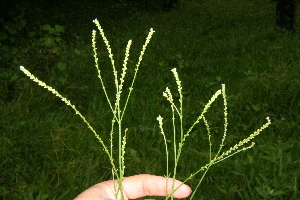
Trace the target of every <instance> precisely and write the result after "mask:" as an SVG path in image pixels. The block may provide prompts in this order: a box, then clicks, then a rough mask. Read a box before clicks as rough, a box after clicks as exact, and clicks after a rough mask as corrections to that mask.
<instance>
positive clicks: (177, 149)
mask: <svg viewBox="0 0 300 200" xmlns="http://www.w3.org/2000/svg"><path fill="white" fill-rule="evenodd" d="M171 71H172V72H173V75H174V77H175V81H176V84H177V89H178V93H179V106H178V107H177V106H176V105H175V103H174V100H173V96H172V93H171V91H170V89H169V88H168V87H167V88H166V91H165V92H163V96H164V97H165V98H166V99H167V100H168V101H169V103H170V107H171V112H172V126H173V140H174V142H173V145H174V147H173V148H174V157H175V161H174V168H173V176H172V178H174V179H175V178H176V174H177V171H176V170H177V165H178V162H179V159H180V156H181V153H182V150H183V146H184V143H185V140H186V139H187V137H188V136H189V135H190V133H191V131H192V130H193V128H194V127H195V125H197V124H198V123H199V122H200V121H201V120H203V122H204V125H205V127H206V130H207V135H208V143H209V154H210V161H209V162H208V163H207V164H206V165H204V166H202V167H200V168H199V169H198V170H197V171H196V172H194V173H193V174H191V175H190V176H189V177H187V178H186V179H185V180H184V181H183V183H186V182H187V181H188V180H190V179H191V178H193V177H194V176H195V175H197V174H198V173H200V172H203V174H202V176H201V178H200V181H199V182H198V184H197V186H196V188H195V189H194V190H193V193H192V194H191V196H190V199H193V197H194V195H195V193H196V191H197V189H198V188H199V185H200V184H201V182H202V180H203V178H204V177H205V175H206V173H207V172H208V170H209V168H210V167H211V166H212V165H214V164H216V163H218V162H221V161H223V160H225V159H227V158H229V157H231V156H233V155H235V154H237V153H239V152H241V151H245V150H247V149H249V148H251V147H253V146H254V142H252V143H251V144H250V145H247V144H248V143H249V142H250V141H251V140H252V139H254V138H255V137H256V136H257V135H259V134H260V133H261V132H262V131H263V130H264V129H265V128H267V127H268V126H269V125H270V124H271V120H270V118H269V117H267V122H266V123H265V124H264V125H263V126H262V127H260V128H259V129H257V130H256V131H255V132H254V133H253V134H251V135H250V136H249V137H247V138H246V139H244V140H242V141H240V142H239V143H238V144H236V145H234V146H233V147H231V148H230V149H229V150H227V151H225V152H222V150H223V146H224V142H225V139H226V136H227V126H228V121H227V100H226V93H225V84H222V87H221V89H220V90H218V91H217V92H216V93H215V94H214V95H213V96H212V97H211V99H210V100H209V101H208V103H207V104H206V105H205V106H204V109H203V111H202V113H201V114H200V115H199V116H198V117H197V118H196V120H195V122H194V123H193V124H192V125H191V127H190V128H189V129H188V130H187V131H186V132H185V131H184V130H183V126H182V125H183V120H184V117H183V114H182V113H183V96H182V85H181V81H180V80H179V76H178V73H177V71H176V68H174V69H172V70H171ZM220 95H222V97H223V105H224V133H223V137H222V140H221V143H220V146H219V149H218V152H217V153H216V154H215V155H214V157H213V156H212V155H213V152H212V142H211V133H210V127H209V123H208V121H207V120H206V118H205V114H206V113H207V111H208V110H209V108H210V107H211V105H212V103H213V102H214V101H215V100H216V99H217V98H218V97H219V96H220ZM176 116H177V117H178V118H179V121H180V124H179V128H178V129H179V133H180V141H179V143H178V145H177V141H176V135H177V133H178V131H177V127H176V125H177V124H176V123H175V120H176ZM157 120H158V123H159V128H160V130H161V134H162V135H163V138H164V141H165V149H166V162H167V163H168V159H169V154H168V152H169V150H168V145H167V142H166V141H167V138H166V134H165V132H164V129H163V118H162V116H160V115H159V116H158V117H157ZM168 167H169V166H168V165H167V169H166V171H167V178H168V177H169V176H170V172H169V169H168ZM167 189H168V188H167ZM177 189H178V188H174V182H173V184H172V192H173V193H174V192H175V191H176V190H177ZM167 191H168V190H167ZM173 193H172V194H171V195H167V194H166V199H168V198H171V199H173Z"/></svg>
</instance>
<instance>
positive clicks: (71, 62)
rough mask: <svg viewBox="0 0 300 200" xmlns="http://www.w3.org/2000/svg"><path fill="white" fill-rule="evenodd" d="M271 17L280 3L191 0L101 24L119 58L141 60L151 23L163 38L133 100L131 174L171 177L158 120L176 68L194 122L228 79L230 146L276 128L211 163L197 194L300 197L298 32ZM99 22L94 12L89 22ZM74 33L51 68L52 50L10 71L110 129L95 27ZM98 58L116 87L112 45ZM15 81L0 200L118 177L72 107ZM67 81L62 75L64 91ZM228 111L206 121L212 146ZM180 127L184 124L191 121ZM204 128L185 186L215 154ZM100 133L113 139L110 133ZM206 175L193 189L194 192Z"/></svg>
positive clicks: (6, 114)
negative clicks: (29, 74)
mask: <svg viewBox="0 0 300 200" xmlns="http://www.w3.org/2000/svg"><path fill="white" fill-rule="evenodd" d="M233 3H234V5H235V6H232V5H233ZM86 9H87V8H86ZM26 12H29V11H26ZM274 12H275V7H274V3H272V2H269V1H234V2H228V1H211V2H205V3H204V2H201V1H184V2H183V3H182V5H181V7H180V8H178V9H175V10H172V11H170V12H167V13H163V12H156V13H151V12H150V13H149V12H148V13H147V12H146V13H142V12H140V13H139V12H138V13H135V14H134V15H129V16H128V17H124V18H122V23H120V21H117V22H119V23H113V20H112V21H111V24H109V25H106V26H104V29H105V30H108V33H107V36H108V37H111V38H109V40H110V41H114V42H112V45H113V47H112V49H114V50H115V52H114V54H115V58H117V62H119V63H122V60H123V57H122V56H123V55H124V52H123V49H124V47H125V46H126V42H127V41H128V39H131V38H132V39H134V43H133V46H132V52H131V56H132V57H131V59H132V60H137V57H138V54H139V52H138V51H135V50H138V49H141V46H138V45H141V44H142V43H143V40H144V38H145V36H146V32H147V31H148V30H149V28H151V27H153V28H154V29H155V31H156V34H155V35H154V37H153V40H152V41H151V43H150V44H149V47H148V49H147V53H146V55H145V57H144V61H143V63H142V66H141V69H140V74H139V76H140V77H139V79H137V82H136V87H135V91H134V92H133V94H132V99H131V102H130V103H129V105H128V113H127V116H130V118H128V119H124V126H125V127H128V128H129V130H131V131H130V136H129V137H128V142H127V147H128V150H127V155H126V156H125V161H126V162H127V166H126V170H127V172H126V176H129V175H133V174H139V173H150V174H156V175H165V174H164V173H165V166H164V161H163V160H164V158H165V155H164V147H163V139H162V137H161V136H160V131H159V127H158V124H157V121H156V117H157V116H158V114H161V115H162V116H166V118H169V119H171V116H170V114H169V109H168V102H167V101H166V100H165V99H164V98H163V97H162V95H161V94H162V92H163V91H164V90H165V86H169V88H171V89H174V90H175V88H176V84H175V83H174V81H173V77H172V76H170V73H169V71H170V70H171V69H173V68H174V67H176V68H177V69H178V70H179V73H180V76H181V80H182V83H183V88H184V91H183V95H184V97H185V99H186V105H187V106H188V107H186V109H185V111H184V112H185V113H184V114H185V116H188V117H189V118H190V119H187V121H192V120H193V119H195V118H196V117H197V115H198V114H199V113H198V112H197V111H200V110H202V109H203V106H204V105H205V103H206V101H207V100H208V99H209V98H210V97H211V96H212V94H213V93H214V92H215V91H216V90H218V89H219V88H220V84H221V83H225V84H226V86H227V97H228V113H229V115H228V121H229V127H228V130H230V132H229V133H228V136H227V139H228V140H227V143H226V144H225V147H227V148H228V147H230V146H232V145H233V144H235V143H236V142H238V141H239V140H241V139H243V138H245V137H246V136H248V135H249V134H250V133H251V132H252V131H253V130H255V129H256V128H257V127H259V126H260V125H261V124H263V123H264V122H265V121H264V120H265V117H266V116H270V118H271V119H272V121H273V124H272V126H271V127H270V128H269V129H267V130H265V132H263V134H262V135H260V136H259V137H258V138H257V139H256V143H257V145H256V146H255V147H254V148H253V149H251V150H249V151H247V152H245V153H242V154H239V155H235V156H234V157H232V158H230V159H227V160H226V161H224V162H222V163H220V164H219V165H215V166H213V167H212V168H211V171H210V172H209V173H208V174H207V176H206V178H205V180H204V182H203V184H202V185H201V187H200V189H199V192H198V196H197V198H196V199H221V198H224V197H227V198H230V199H259V198H261V199H270V198H276V199H297V197H298V196H299V191H298V190H299V167H298V166H299V162H300V161H299V158H298V157H297V155H298V152H299V148H300V146H299V135H298V132H299V100H300V99H299V94H298V93H299V91H300V90H299V87H300V85H299V71H300V68H299V62H298V60H299V59H298V58H299V50H298V49H299V44H298V43H299V41H300V40H299V33H298V31H296V32H295V33H294V34H288V33H281V32H278V31H276V30H275V29H273V24H274V20H275V19H274V16H275V13H274ZM88 14H89V13H88ZM85 17H86V16H85ZM95 17H98V16H94V14H91V17H90V19H94V18H95ZM85 23H88V21H85ZM59 25H64V26H67V24H59ZM71 26H72V29H74V30H77V31H76V32H75V34H76V35H77V36H78V37H76V38H75V39H74V37H71V36H70V34H67V33H66V34H65V36H64V37H65V38H63V37H62V38H63V41H65V43H62V44H61V45H60V46H62V50H61V51H60V53H59V54H56V55H55V56H56V57H55V59H56V60H55V59H54V62H53V64H52V65H50V64H48V65H47V66H46V67H43V65H42V66H40V64H41V63H47V62H48V61H49V55H48V54H46V53H43V54H41V55H40V54H35V55H34V56H33V55H30V54H28V53H27V54H25V53H24V54H25V55H26V56H29V58H31V59H28V60H27V59H22V58H23V57H21V58H20V60H19V61H18V62H20V63H18V64H16V65H15V66H14V67H16V69H15V71H14V73H16V74H18V73H20V72H18V69H17V67H18V66H19V65H20V64H24V65H25V66H28V68H30V70H31V71H33V72H34V73H37V74H38V76H39V75H41V76H39V77H41V79H43V78H45V79H46V80H45V79H43V80H45V81H47V82H50V83H49V84H50V85H51V86H53V87H55V88H57V89H58V90H59V91H62V93H63V94H65V95H66V96H67V97H68V98H69V99H71V100H72V102H74V103H75V104H76V106H77V107H78V109H79V110H80V111H81V112H82V113H83V114H85V116H86V117H87V119H88V121H89V122H90V123H91V124H92V125H93V126H94V127H95V128H96V129H97V131H98V132H99V133H109V131H110V130H109V129H108V127H110V126H109V123H110V121H107V119H110V118H111V115H110V113H109V107H108V106H107V105H106V104H105V99H104V96H103V94H102V92H101V89H100V85H97V84H95V83H96V82H97V77H96V71H95V70H94V67H93V66H94V64H93V57H92V49H91V47H90V46H91V43H90V32H89V31H90V30H86V31H87V33H86V34H85V33H81V30H80V29H81V28H77V29H76V23H75V22H73V23H71V25H70V27H71ZM87 29H88V28H87ZM296 29H297V26H296ZM143 32H145V34H144V35H142V34H140V33H143ZM41 37H42V36H41ZM69 37H70V38H69ZM68 41H73V44H70V43H68ZM23 48H24V49H25V48H26V47H23ZM75 49H77V50H78V51H79V52H78V51H77V53H76V51H75ZM116 50H120V52H118V51H116ZM31 51H33V50H31ZM99 56H100V57H99V58H100V63H99V64H100V66H103V67H104V69H103V71H104V72H105V73H107V74H108V75H107V77H104V79H105V80H104V81H106V82H109V81H111V82H110V83H111V85H109V86H108V91H111V90H110V88H112V87H113V81H112V80H110V79H109V77H110V76H109V73H111V72H110V68H109V67H110V64H109V60H108V59H107V58H106V55H105V48H102V49H100V47H99ZM58 60H59V61H60V62H62V63H65V64H66V66H67V67H66V70H62V71H61V70H60V69H58V67H57V62H58ZM132 60H129V65H130V64H131V63H132V62H131V61H132ZM106 67H107V68H106ZM18 75H19V78H20V80H18V81H17V82H16V81H15V82H14V87H15V89H14V94H13V95H12V98H10V99H9V100H8V98H3V100H2V101H1V111H0V113H1V115H2V116H1V132H2V133H3V134H1V169H2V170H1V179H0V180H1V184H0V185H1V187H0V188H1V195H2V197H1V198H3V199H71V198H73V197H75V196H76V195H77V194H79V193H80V192H82V191H83V190H84V189H85V188H88V187H89V186H91V185H93V184H95V183H98V182H100V181H102V180H106V179H110V178H111V176H110V172H111V171H110V165H109V160H108V159H107V156H106V155H105V154H104V152H103V150H102V148H101V146H100V145H99V143H98V141H97V140H95V138H94V136H93V135H92V134H90V132H89V130H87V129H86V127H85V125H84V124H83V123H81V121H80V119H78V117H77V116H74V114H73V111H72V110H70V109H68V108H65V106H64V104H63V103H62V102H61V101H60V100H59V99H56V98H55V97H53V96H52V95H51V94H48V93H46V92H45V91H44V90H43V89H42V88H39V87H36V85H35V84H32V83H31V82H30V81H29V80H27V79H25V78H24V77H23V76H21V74H18ZM61 76H63V77H64V78H65V79H66V81H65V82H64V84H62V83H63V82H62V81H61V79H60V77H61ZM3 84H4V83H3ZM111 94H113V93H111ZM221 105H222V101H219V102H216V105H215V106H213V107H212V111H211V113H210V116H209V117H210V119H212V120H210V119H209V121H213V122H214V124H211V131H212V134H213V135H214V137H213V138H214V141H213V142H214V143H217V141H220V138H221V137H222V135H221V134H220V133H221V132H222V131H221V130H222V129H221V127H222V125H223V123H222V119H223V117H222V109H221V108H222V107H221ZM183 126H184V127H185V128H188V126H189V124H184V125H183ZM204 130H205V127H204V126H203V127H201V126H199V127H198V128H197V129H196V130H194V132H192V133H191V138H192V140H188V141H187V143H186V146H187V149H186V150H185V151H183V155H182V161H181V162H180V163H179V166H181V167H179V169H178V170H179V171H180V174H178V178H179V179H181V180H183V179H184V178H185V177H187V176H188V175H189V174H190V173H191V172H193V171H195V170H196V169H197V168H199V166H202V165H203V164H204V163H205V162H206V161H207V159H208V145H207V144H206V143H204V141H207V139H206V133H205V132H204ZM203 133H205V134H203ZM103 137H104V139H109V134H103ZM105 137H107V138H105ZM195 160H197V161H198V162H195ZM170 162H172V160H171V161H170ZM199 178H200V177H195V178H193V179H192V180H191V181H190V182H189V183H188V184H189V185H191V187H195V186H196V184H197V182H198V180H199ZM157 199H159V198H157Z"/></svg>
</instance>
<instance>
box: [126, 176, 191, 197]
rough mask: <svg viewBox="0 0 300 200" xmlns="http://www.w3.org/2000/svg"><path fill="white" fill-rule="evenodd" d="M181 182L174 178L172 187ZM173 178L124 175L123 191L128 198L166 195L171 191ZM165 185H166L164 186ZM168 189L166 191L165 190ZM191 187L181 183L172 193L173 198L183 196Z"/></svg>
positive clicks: (186, 195) (187, 193) (187, 194)
mask: <svg viewBox="0 0 300 200" xmlns="http://www.w3.org/2000/svg"><path fill="white" fill-rule="evenodd" d="M181 184H182V182H180V181H178V180H175V182H174V189H176V188H178V187H179V186H180V185H181ZM172 185H173V179H172V178H168V179H166V178H165V177H162V176H154V175H148V174H140V175H136V176H130V177H126V178H124V180H123V191H124V193H125V194H126V195H125V196H127V197H128V199H136V198H139V197H144V196H166V194H168V195H170V194H171V193H172ZM166 186H167V187H166ZM167 190H168V192H166V191H167ZM191 191H192V190H191V188H190V187H189V186H187V185H185V184H183V185H181V186H180V187H179V188H178V189H177V190H176V191H175V192H174V194H173V196H174V198H178V199H181V198H185V197H188V196H189V195H190V193H191Z"/></svg>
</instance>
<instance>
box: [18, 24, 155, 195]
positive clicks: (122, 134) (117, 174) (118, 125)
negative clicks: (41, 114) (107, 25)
mask: <svg viewBox="0 0 300 200" xmlns="http://www.w3.org/2000/svg"><path fill="white" fill-rule="evenodd" d="M93 22H94V23H95V24H96V26H97V28H98V30H99V32H100V35H101V37H102V39H103V41H104V43H105V45H106V49H107V51H108V56H109V58H110V62H111V65H112V70H113V75H114V83H115V88H116V91H115V98H114V99H115V100H114V102H112V101H111V100H110V98H109V96H108V93H107V90H106V87H105V84H104V82H103V79H102V75H101V70H100V68H99V66H98V54H97V47H96V33H97V32H96V31H95V30H93V31H92V47H93V52H94V59H95V67H96V69H97V73H98V78H99V80H100V85H101V86H102V89H103V92H104V95H105V97H106V99H107V102H108V104H109V107H110V109H111V111H112V114H113V117H112V120H111V131H110V146H109V147H108V146H107V145H106V144H105V142H104V141H103V140H102V138H101V136H100V135H99V134H98V133H97V132H96V130H95V129H94V128H93V127H92V126H91V125H90V124H89V123H88V121H87V120H86V118H85V117H84V116H83V115H82V114H81V113H80V112H79V111H78V110H77V108H76V107H75V105H73V104H71V102H70V101H69V100H68V99H67V98H65V97H63V96H62V95H61V94H60V93H59V92H57V91H56V90H55V89H54V88H52V87H51V86H48V85H47V84H46V83H44V82H43V81H41V80H39V79H38V78H36V77H35V76H34V75H33V74H31V73H30V72H29V71H28V70H27V69H25V68H24V67H23V66H21V67H20V69H21V70H22V71H23V72H24V73H25V74H26V75H27V76H29V77H30V79H32V80H33V81H35V82H37V83H38V84H39V85H40V86H42V87H44V88H46V89H47V90H49V91H50V92H52V93H53V94H54V95H56V96H57V97H59V98H60V99H61V100H62V101H63V102H65V103H66V104H67V105H68V106H70V107H71V108H72V109H73V110H74V111H75V113H76V114H78V115H79V116H80V118H81V119H82V120H83V121H84V122H85V123H86V124H87V126H88V128H89V129H90V130H91V131H92V132H93V133H94V135H95V137H96V138H97V139H98V140H99V142H100V143H101V145H102V146H103V149H104V151H105V153H106V154H107V155H108V157H109V160H110V163H111V165H112V176H113V179H114V180H115V179H117V181H114V183H115V196H116V197H117V198H118V199H124V196H123V195H124V194H123V193H122V180H123V178H124V174H125V160H124V157H125V146H126V138H127V131H128V129H127V128H125V129H124V128H123V126H122V120H123V117H124V114H125V111H126V108H127V104H128V101H129V99H130V96H131V93H132V90H133V86H134V82H135V79H136V77H137V72H138V70H139V67H140V64H141V61H142V59H143V55H144V53H145V50H146V48H147V45H148V44H149V42H150V40H151V37H152V35H153V33H154V30H153V29H150V31H149V34H148V36H147V38H146V41H145V44H144V45H143V47H142V50H141V52H140V56H139V58H138V61H137V64H136V66H135V72H134V75H133V79H132V80H131V84H130V87H129V92H128V94H126V95H125V104H124V105H121V100H122V96H123V95H122V94H123V93H122V92H123V85H124V81H125V78H126V72H127V61H128V58H129V51H130V46H131V44H132V40H129V41H128V44H127V47H126V52H125V58H124V62H123V67H122V72H121V74H119V72H118V71H117V69H116V67H115V61H114V58H113V54H112V50H111V47H110V44H109V41H108V40H107V38H106V37H105V34H104V31H103V29H102V27H101V25H100V23H99V21H98V20H97V19H95V20H94V21H93ZM119 77H120V78H119ZM115 131H117V133H118V137H117V138H118V154H117V159H116V160H117V163H115V158H114V148H113V138H114V134H115Z"/></svg>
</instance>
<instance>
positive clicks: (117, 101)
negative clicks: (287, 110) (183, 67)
mask: <svg viewBox="0 0 300 200" xmlns="http://www.w3.org/2000/svg"><path fill="white" fill-rule="evenodd" d="M93 22H94V23H95V25H96V26H97V28H98V30H99V32H100V35H101V37H102V39H103V41H104V43H105V45H106V49H107V51H108V56H109V58H110V62H111V65H112V70H113V76H114V77H113V78H114V84H115V97H114V101H111V100H110V99H112V98H110V97H109V96H108V93H107V90H106V87H105V83H104V81H103V78H102V74H101V70H100V68H99V66H98V54H97V47H96V33H97V32H96V31H95V30H93V31H92V47H93V52H94V58H95V67H96V69H97V73H98V78H99V80H100V84H101V86H102V89H103V92H104V95H105V97H106V99H107V102H108V104H109V107H110V109H111V112H112V114H113V117H112V120H111V131H110V141H109V145H107V144H106V142H105V141H103V139H102V137H101V136H100V135H99V134H98V133H97V132H96V130H95V129H94V128H93V127H92V126H91V125H90V124H89V122H88V121H87V120H86V118H85V117H84V116H83V115H82V114H81V113H80V112H79V111H78V109H77V108H76V107H75V105H73V104H72V103H71V102H70V101H69V100H68V99H66V98H65V97H64V96H62V95H61V94H60V93H59V92H58V91H56V90H55V89H54V88H52V87H51V86H48V85H47V84H46V83H44V82H43V81H41V80H39V79H38V78H36V77H35V76H34V75H33V74H31V73H30V72H29V71H28V70H27V69H25V68H24V67H23V66H21V67H20V69H21V70H22V71H23V72H24V73H25V74H26V75H27V76H29V77H30V79H32V80H33V81H35V82H37V83H38V84H39V85H40V86H42V87H44V88H46V89H47V90H49V91H50V92H52V93H53V94H54V95H56V96H57V97H59V98H60V99H61V100H62V101H63V102H64V103H65V104H67V105H68V106H70V107H71V108H72V109H73V110H74V111H75V113H76V114H77V115H79V117H80V118H81V119H82V120H83V121H84V123H86V125H87V127H88V128H89V129H90V130H91V131H92V132H93V134H94V135H95V137H96V138H97V139H98V140H99V142H100V144H101V145H102V147H103V149H104V151H105V152H106V154H107V155H108V157H109V160H110V164H111V167H112V177H113V180H115V181H114V183H115V188H114V191H115V197H116V198H117V199H124V194H123V193H122V180H123V178H124V175H125V160H124V156H125V149H126V138H127V132H128V129H127V128H124V127H123V126H122V121H123V118H124V114H125V112H126V108H127V105H128V102H129V99H130V96H131V93H132V91H133V86H134V83H135V80H136V78H137V72H138V71H139V67H140V64H141V61H142V59H143V55H144V53H145V50H146V47H147V45H148V44H149V42H150V40H151V37H152V35H153V33H154V30H153V29H152V28H151V29H150V31H149V34H148V36H147V38H146V41H145V43H144V45H143V47H142V50H141V52H140V55H139V58H138V61H137V64H136V65H135V70H134V75H133V78H132V80H131V82H130V86H129V88H128V89H129V90H128V93H127V94H124V93H123V91H124V88H123V86H124V81H125V77H126V75H127V74H126V72H127V61H128V58H129V51H130V46H131V44H132V40H129V41H128V43H127V47H126V52H125V58H124V62H123V67H122V70H121V72H118V70H117V68H116V66H115V61H114V58H113V54H112V50H111V47H110V44H109V41H108V40H107V38H106V36H105V34H104V31H103V29H102V27H101V25H100V23H99V21H98V20H97V19H95V20H94V21H93ZM171 71H172V73H173V75H174V77H175V81H176V85H177V90H178V91H177V92H178V94H179V102H178V104H179V105H176V104H177V103H176V102H174V99H173V95H172V92H171V90H170V89H169V88H168V87H167V88H166V91H165V92H163V96H164V97H165V98H166V99H167V101H168V102H169V103H170V108H171V112H172V127H173V130H172V132H173V138H172V140H173V143H172V145H173V149H174V152H173V156H174V167H173V169H172V170H171V171H170V169H169V165H168V163H169V156H170V151H169V146H168V139H167V137H166V134H165V131H164V128H163V117H162V116H160V115H159V116H158V117H157V120H158V123H159V128H160V131H161V134H162V136H163V139H164V144H165V152H166V181H168V180H169V179H168V178H170V177H171V178H173V184H172V188H171V191H172V192H171V193H170V194H166V199H169V198H170V199H173V193H174V192H175V191H176V190H177V189H178V187H177V188H175V187H174V180H175V179H176V176H177V174H178V170H177V169H178V163H179V159H180V157H181V154H182V150H183V146H184V144H185V141H186V139H187V138H188V137H189V135H190V133H191V131H192V130H193V128H194V127H195V126H196V125H197V124H198V123H199V122H200V121H203V122H204V124H205V126H206V130H207V136H208V143H209V154H210V159H209V162H208V163H207V164H206V165H204V166H202V167H200V168H199V169H198V170H197V171H196V172H194V173H192V174H191V175H190V176H189V177H187V178H186V179H185V180H183V183H186V182H187V181H188V180H189V179H191V178H193V177H194V176H195V175H197V174H198V173H200V172H202V173H203V174H202V176H201V178H200V181H199V183H198V184H197V186H196V188H194V190H193V193H192V194H191V196H190V199H193V197H194V195H195V193H196V191H197V189H198V188H199V185H200V184H201V182H202V180H203V178H204V176H205V174H206V173H207V171H208V170H209V168H210V167H211V166H212V165H213V164H216V163H218V162H221V161H223V160H225V159H227V158H228V157H230V156H232V155H234V154H236V153H239V152H241V151H245V150H247V149H249V148H251V147H253V145H254V142H252V143H251V144H248V143H249V142H250V141H251V140H252V139H253V138H254V137H256V136H257V135H259V134H260V133H261V131H262V130H263V129H265V128H267V127H268V126H269V125H270V124H271V120H270V119H269V117H267V122H266V123H265V124H264V125H263V126H262V127H260V128H259V129H257V130H256V131H255V132H254V133H253V134H251V135H250V136H249V137H248V138H246V139H244V140H242V141H240V142H239V143H237V144H236V145H234V146H233V147H231V148H229V149H228V150H227V151H223V152H222V149H223V146H224V142H225V139H226V135H227V126H228V123H227V101H226V94H225V85H224V84H222V87H221V89H220V90H218V91H217V92H216V93H215V94H214V95H213V96H212V98H211V99H210V100H209V101H208V103H207V104H206V105H205V107H204V109H203V111H202V113H201V114H200V115H199V116H198V117H197V118H196V120H195V122H194V123H192V125H191V127H190V128H189V129H187V130H184V128H183V122H184V116H183V95H182V85H181V81H180V79H179V75H178V73H177V70H176V68H174V69H172V70H171ZM220 95H221V96H222V97H223V105H224V133H223V137H222V141H221V143H220V146H219V149H218V151H217V153H216V154H213V153H212V142H211V133H210V127H209V123H208V121H207V120H206V118H205V114H206V113H207V111H208V110H209V108H210V106H211V104H212V103H213V102H214V101H215V100H216V99H217V98H218V97H219V96H220ZM123 96H125V97H123ZM122 99H125V101H124V102H125V103H124V105H122V103H121V102H123V101H121V100H122ZM177 118H179V124H177V123H176V122H177V120H176V119H177ZM115 132H117V133H115ZM116 134H117V137H116V139H117V143H118V147H117V149H115V148H114V146H113V142H114V138H115V137H114V136H115V135H116ZM178 134H179V136H180V137H179V141H178V138H177V135H178ZM115 151H117V156H116V158H115V157H114V155H115ZM213 155H214V156H213ZM166 185H168V184H166ZM179 187H180V186H179ZM166 191H169V188H166Z"/></svg>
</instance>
